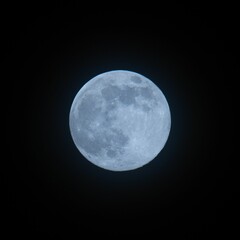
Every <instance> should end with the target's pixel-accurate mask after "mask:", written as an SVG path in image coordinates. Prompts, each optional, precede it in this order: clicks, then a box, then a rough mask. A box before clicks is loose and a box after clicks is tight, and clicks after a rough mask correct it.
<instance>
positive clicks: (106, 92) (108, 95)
mask: <svg viewBox="0 0 240 240" xmlns="http://www.w3.org/2000/svg"><path fill="white" fill-rule="evenodd" d="M101 93H102V96H103V98H104V99H105V100H106V101H109V102H110V101H112V100H114V99H115V98H117V97H119V96H120V94H121V89H120V88H118V87H116V86H112V85H110V86H107V87H105V88H103V89H102V90H101Z"/></svg>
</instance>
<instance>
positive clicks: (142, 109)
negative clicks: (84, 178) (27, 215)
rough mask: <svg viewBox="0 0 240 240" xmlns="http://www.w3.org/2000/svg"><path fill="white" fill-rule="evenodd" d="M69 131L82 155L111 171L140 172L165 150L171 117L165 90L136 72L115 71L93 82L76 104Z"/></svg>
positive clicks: (79, 93) (74, 101) (74, 104)
mask: <svg viewBox="0 0 240 240" xmlns="http://www.w3.org/2000/svg"><path fill="white" fill-rule="evenodd" d="M69 124H70V132H71V135H72V138H73V141H74V143H75V145H76V147H77V149H78V150H79V151H80V153H81V154H82V155H83V156H84V157H85V158H86V159H87V160H89V161H90V162H91V163H93V164H95V165H97V166H98V167H101V168H104V169H107V170H112V171H127V170H133V169H137V168H139V167H142V166H144V165H145V164H147V163H149V162H150V161H151V160H153V159H154V158H155V157H156V156H157V155H158V154H159V152H160V151H161V150H162V149H163V147H164V145H165V143H166V141H167V139H168V136H169V132H170V126H171V116H170V110H169V106H168V103H167V100H166V98H165V96H164V95H163V93H162V91H161V90H160V89H159V88H158V87H157V86H156V85H155V84H154V83H153V82H152V81H151V80H149V79H148V78H146V77H144V76H143V75H140V74H138V73H135V72H131V71H125V70H116V71H109V72H105V73H102V74H100V75H97V76H96V77H94V78H92V79H91V80H90V81H88V82H87V83H86V84H85V85H84V86H83V87H82V88H81V89H80V91H79V92H78V93H77V95H76V97H75V98H74V100H73V103H72V106H71V110H70V116H69Z"/></svg>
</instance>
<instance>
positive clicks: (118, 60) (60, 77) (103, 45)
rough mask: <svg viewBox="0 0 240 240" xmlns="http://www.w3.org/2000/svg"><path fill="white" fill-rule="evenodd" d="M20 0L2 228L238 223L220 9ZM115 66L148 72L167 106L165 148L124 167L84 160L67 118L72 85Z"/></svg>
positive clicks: (215, 228)
mask: <svg viewBox="0 0 240 240" xmlns="http://www.w3.org/2000/svg"><path fill="white" fill-rule="evenodd" d="M26 7H27V5H26V6H24V5H21V6H16V9H15V10H14V11H13V13H12V15H13V17H12V27H11V28H9V34H8V36H9V45H8V46H9V52H8V56H7V57H8V58H7V59H9V60H10V65H11V70H10V71H9V73H8V74H9V76H10V79H11V80H9V81H7V80H6V82H7V88H8V89H9V90H7V91H9V98H8V99H7V100H6V102H7V110H6V114H5V115H6V117H5V118H6V129H7V131H6V136H5V139H6V142H7V152H8V154H7V156H8V158H7V161H6V162H8V163H9V168H8V170H7V171H6V172H7V178H6V181H5V182H6V184H7V189H8V194H7V199H8V200H7V205H6V209H7V213H8V214H7V216H6V221H5V222H6V224H7V228H6V229H7V230H8V231H9V234H20V235H19V236H21V234H25V235H29V236H38V235H41V234H43V235H45V236H55V235H58V234H61V235H64V236H69V234H73V235H75V236H76V237H83V236H84V234H85V233H88V234H89V236H91V235H92V234H93V235H94V234H97V235H98V236H110V237H118V236H122V237H128V236H142V235H146V236H148V237H149V238H150V237H151V236H155V235H156V236H157V238H159V239H161V238H163V239H168V238H165V237H166V236H168V237H169V239H173V238H171V236H174V237H178V238H180V239H205V237H204V236H210V237H214V236H216V234H219V236H221V234H223V233H225V234H229V233H230V232H234V229H235V228H236V226H237V225H235V224H237V223H236V222H234V221H233V220H232V219H233V216H234V210H235V208H234V207H233V206H234V199H235V197H236V195H237V191H238V189H237V181H236V176H235V175H234V174H233V173H232V172H231V171H232V168H233V165H232V162H233V161H236V160H234V159H235V158H234V157H233V151H230V150H229V151H227V150H226V149H230V147H229V146H232V147H233V144H234V141H235V140H234V134H235V133H234V125H235V122H234V109H233V106H232V102H233V101H234V100H233V96H232V94H230V92H231V90H232V89H233V85H232V84H231V81H232V80H231V77H230V74H229V72H227V70H229V68H230V67H229V66H230V65H231V64H230V62H233V59H232V58H230V57H229V55H230V50H229V49H228V47H227V44H226V40H225V39H226V35H228V36H229V32H230V30H229V29H228V32H227V33H226V32H224V31H225V30H226V29H227V27H226V25H225V19H224V16H223V15H221V14H219V13H218V11H217V10H216V9H215V10H214V8H209V7H208V8H205V7H203V6H184V5H174V6H172V7H171V8H168V11H167V10H166V9H165V8H164V7H163V6H162V7H161V5H158V6H155V7H154V6H151V7H150V8H148V7H147V6H144V5H143V6H141V10H139V11H137V10H135V9H134V8H126V7H124V5H123V6H118V5H117V4H116V6H114V5H112V6H109V7H110V9H111V10H105V11H102V10H100V9H98V8H97V7H96V8H94V10H93V9H91V8H88V7H87V6H85V7H84V6H83V5H81V4H77V3H76V2H75V3H74V4H73V5H70V4H68V5H64V4H63V3H59V2H56V3H55V4H53V5H51V6H49V5H48V6H45V5H43V4H42V5H41V4H39V5H37V4H36V5H32V6H30V9H32V10H31V11H27V10H26V9H27V8H26ZM19 9H21V11H19ZM143 13H145V14H144V15H143ZM226 59H228V60H227V61H226ZM231 66H232V69H234V65H231ZM119 69H120V70H130V71H135V72H137V73H140V74H142V75H144V76H146V77H147V78H149V79H151V80H152V81H153V82H155V83H156V84H157V85H158V86H159V87H160V89H161V90H162V92H163V93H164V95H165V96H166V98H167V100H168V103H169V106H170V110H171V117H172V125H171V132H170V136H169V139H168V141H167V144H166V145H165V147H164V149H163V150H162V151H161V152H160V154H159V155H158V156H157V157H156V158H155V159H154V160H153V161H152V162H151V163H149V164H147V165H145V166H144V167H142V168H139V169H137V170H134V171H127V172H111V171H107V170H103V169H101V168H98V167H96V166H95V165H93V164H91V163H90V162H88V161H87V160H85V159H84V158H83V157H82V155H81V154H80V153H79V152H78V150H77V149H76V147H75V145H74V143H73V141H72V138H71V135H70V131H69V122H68V120H69V111H70V107H71V104H72V101H73V99H74V97H75V95H76V93H77V92H78V91H79V89H80V88H81V87H82V86H83V85H84V84H85V83H86V82H87V81H88V80H90V79H91V78H93V77H94V76H96V75H98V74H100V73H103V72H106V71H110V70H119ZM2 90H3V89H2ZM3 92H5V90H3ZM228 96H229V98H228ZM226 126H227V127H226ZM33 239H34V237H33ZM83 239H86V238H84V237H83ZM213 239H214V238H213Z"/></svg>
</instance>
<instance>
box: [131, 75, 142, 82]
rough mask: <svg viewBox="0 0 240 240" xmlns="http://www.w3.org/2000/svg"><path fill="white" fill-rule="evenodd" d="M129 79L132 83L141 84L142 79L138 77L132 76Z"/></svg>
mask: <svg viewBox="0 0 240 240" xmlns="http://www.w3.org/2000/svg"><path fill="white" fill-rule="evenodd" d="M130 79H131V81H132V82H134V83H141V82H142V79H141V78H140V77H138V76H132V77H131V78H130Z"/></svg>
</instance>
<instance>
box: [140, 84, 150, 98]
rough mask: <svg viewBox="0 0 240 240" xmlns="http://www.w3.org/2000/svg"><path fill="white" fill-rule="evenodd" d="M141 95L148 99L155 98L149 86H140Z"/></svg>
mask: <svg viewBox="0 0 240 240" xmlns="http://www.w3.org/2000/svg"><path fill="white" fill-rule="evenodd" d="M140 95H141V96H143V97H144V98H147V99H152V98H153V92H152V90H151V89H150V88H148V87H144V88H140Z"/></svg>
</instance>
